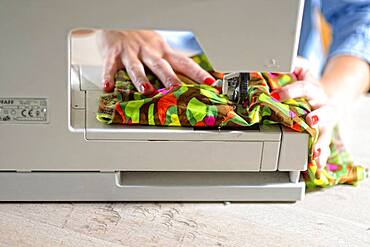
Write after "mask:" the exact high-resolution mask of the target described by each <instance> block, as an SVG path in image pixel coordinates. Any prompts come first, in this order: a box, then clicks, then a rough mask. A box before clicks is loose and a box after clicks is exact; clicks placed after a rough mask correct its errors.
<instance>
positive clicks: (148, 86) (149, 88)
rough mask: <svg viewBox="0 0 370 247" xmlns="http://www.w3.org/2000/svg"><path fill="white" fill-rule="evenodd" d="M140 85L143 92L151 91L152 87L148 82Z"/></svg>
mask: <svg viewBox="0 0 370 247" xmlns="http://www.w3.org/2000/svg"><path fill="white" fill-rule="evenodd" d="M142 85H143V88H144V90H143V91H148V90H151V89H152V85H150V83H149V82H144V83H143V84H142Z"/></svg>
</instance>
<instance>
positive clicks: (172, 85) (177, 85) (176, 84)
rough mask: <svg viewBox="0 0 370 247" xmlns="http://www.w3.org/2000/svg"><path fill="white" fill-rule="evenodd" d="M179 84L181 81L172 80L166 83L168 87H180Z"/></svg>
mask: <svg viewBox="0 0 370 247" xmlns="http://www.w3.org/2000/svg"><path fill="white" fill-rule="evenodd" d="M180 86H181V82H172V83H170V84H169V85H168V87H180Z"/></svg>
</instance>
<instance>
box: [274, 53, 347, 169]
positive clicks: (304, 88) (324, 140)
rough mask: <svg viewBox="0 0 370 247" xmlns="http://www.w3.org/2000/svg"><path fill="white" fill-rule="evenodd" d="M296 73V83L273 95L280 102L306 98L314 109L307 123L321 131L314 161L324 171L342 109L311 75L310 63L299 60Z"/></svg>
mask: <svg viewBox="0 0 370 247" xmlns="http://www.w3.org/2000/svg"><path fill="white" fill-rule="evenodd" d="M298 63H299V64H298V66H297V68H296V69H295V71H294V74H295V75H296V77H297V81H296V82H295V83H292V84H289V85H287V86H285V87H282V88H280V89H278V90H275V91H273V92H272V93H271V96H273V97H274V98H276V99H277V100H279V101H285V100H288V99H293V98H299V97H305V98H306V99H307V100H308V102H309V104H310V105H311V107H312V110H313V111H312V112H310V113H309V114H307V116H306V122H307V123H308V125H310V126H311V127H313V128H316V129H318V130H319V138H318V140H317V143H315V144H314V147H313V148H314V149H313V150H314V153H313V159H315V160H316V162H317V165H318V168H319V169H323V168H324V167H325V166H326V162H327V160H328V158H329V155H330V148H329V145H330V142H331V138H332V134H333V129H334V127H335V125H336V124H337V122H338V120H339V115H340V109H339V107H337V106H336V105H334V104H331V103H330V100H329V99H328V97H327V95H326V93H325V91H324V89H323V87H322V85H321V84H320V81H319V80H317V79H315V78H314V76H313V75H312V74H311V73H310V71H309V67H308V63H307V62H305V61H304V60H299V62H298Z"/></svg>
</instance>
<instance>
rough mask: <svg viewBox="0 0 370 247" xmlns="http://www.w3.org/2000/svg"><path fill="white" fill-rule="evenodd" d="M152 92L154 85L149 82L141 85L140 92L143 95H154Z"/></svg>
mask: <svg viewBox="0 0 370 247" xmlns="http://www.w3.org/2000/svg"><path fill="white" fill-rule="evenodd" d="M152 91H154V88H153V86H152V84H150V83H149V82H143V83H142V84H141V85H140V92H141V93H142V94H150V93H152Z"/></svg>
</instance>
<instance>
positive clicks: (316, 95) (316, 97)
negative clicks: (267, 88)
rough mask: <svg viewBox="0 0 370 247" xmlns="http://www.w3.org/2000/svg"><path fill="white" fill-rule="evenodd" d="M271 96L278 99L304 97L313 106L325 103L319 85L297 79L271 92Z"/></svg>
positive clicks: (324, 97) (325, 98) (324, 96)
mask: <svg viewBox="0 0 370 247" xmlns="http://www.w3.org/2000/svg"><path fill="white" fill-rule="evenodd" d="M271 96H272V97H274V98H276V99H277V100H279V101H285V100H288V99H294V98H301V97H304V98H306V99H308V100H309V101H311V102H310V103H312V104H313V105H311V106H312V107H314V108H317V107H319V106H320V105H323V104H325V102H326V100H327V97H326V95H325V93H324V91H323V90H322V89H321V87H320V85H318V84H315V83H313V82H310V81H297V82H294V83H292V84H289V85H286V86H284V87H282V88H279V89H277V90H274V91H273V92H271Z"/></svg>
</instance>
